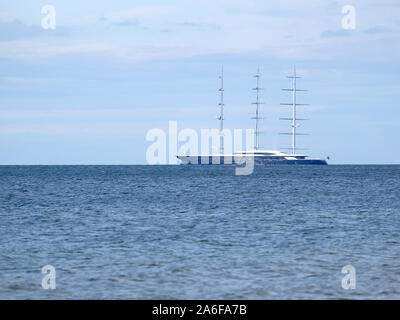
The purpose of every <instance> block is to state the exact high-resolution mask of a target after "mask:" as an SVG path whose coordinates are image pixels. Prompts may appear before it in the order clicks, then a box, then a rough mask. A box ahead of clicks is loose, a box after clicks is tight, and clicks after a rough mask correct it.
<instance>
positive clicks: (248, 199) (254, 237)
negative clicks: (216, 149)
mask: <svg viewBox="0 0 400 320" xmlns="http://www.w3.org/2000/svg"><path fill="white" fill-rule="evenodd" d="M44 265H53V266H54V267H55V268H56V286H57V287H56V289H55V290H44V289H42V286H41V282H42V278H43V277H44V274H42V273H41V269H42V267H43V266H44ZM345 265H353V266H354V267H355V268H356V289H355V290H344V289H343V288H342V285H341V282H342V278H343V277H344V276H345V275H344V274H342V273H341V270H342V267H343V266H345ZM0 272H1V273H0V298H1V299H69V298H75V299H123V298H125V299H152V298H157V299H201V298H208V299H222V298H223V299H247V298H249V299H308V298H311V299H335V298H345V299H362V298H367V299H370V298H376V299H394V298H397V299H399V298H400V166H395V165H393V166H384V165H381V166H372V165H371V166H361V165H359V166H350V165H343V166H342V165H341V166H335V165H329V166H297V167H296V166H293V167H291V166H276V167H257V168H255V172H254V173H253V174H252V175H250V176H235V175H234V168H232V167H194V166H191V167H188V166H0Z"/></svg>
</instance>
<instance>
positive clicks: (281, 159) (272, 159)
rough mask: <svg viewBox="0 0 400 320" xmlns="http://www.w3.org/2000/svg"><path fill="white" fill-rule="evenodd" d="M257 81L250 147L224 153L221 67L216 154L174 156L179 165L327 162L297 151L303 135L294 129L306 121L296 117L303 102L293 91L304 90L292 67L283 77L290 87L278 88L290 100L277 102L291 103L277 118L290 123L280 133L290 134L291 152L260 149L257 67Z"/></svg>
mask: <svg viewBox="0 0 400 320" xmlns="http://www.w3.org/2000/svg"><path fill="white" fill-rule="evenodd" d="M254 77H255V78H256V81H257V86H256V88H253V90H255V91H256V101H255V102H253V103H252V104H254V105H255V106H256V110H255V117H253V118H252V119H254V120H255V131H254V149H252V150H245V151H239V152H235V153H228V154H227V153H224V136H223V130H224V72H223V69H222V71H221V75H220V77H219V78H220V80H221V87H220V89H219V91H220V103H219V106H220V116H219V117H218V118H217V119H218V120H219V121H220V128H219V134H220V145H219V147H220V148H219V154H189V155H177V158H178V159H180V160H181V164H185V165H241V164H243V163H244V161H245V159H246V158H247V157H253V158H254V164H255V165H327V164H328V163H327V161H326V160H325V159H320V158H309V157H308V156H307V155H305V154H302V153H298V150H301V149H300V148H298V147H297V145H296V143H297V141H296V137H297V136H298V135H304V133H299V132H297V128H298V124H297V121H300V120H307V119H301V118H298V117H297V106H302V105H306V104H299V103H297V100H296V98H297V92H299V91H306V90H302V89H298V88H297V79H299V78H300V77H298V76H297V74H296V67H294V68H293V75H291V76H288V77H287V78H289V79H291V80H292V88H290V89H282V90H284V91H289V92H291V93H292V102H291V103H281V105H282V106H291V108H292V114H291V117H288V118H280V120H289V121H290V123H291V132H285V133H281V134H283V135H289V136H291V141H292V145H291V147H290V148H285V149H289V150H290V151H291V152H290V153H286V152H284V151H281V150H263V149H260V139H259V135H260V133H261V132H260V131H259V120H260V119H262V118H260V117H259V111H260V110H259V109H260V108H259V107H260V105H261V104H263V103H262V102H260V101H259V96H260V90H262V88H260V87H259V81H260V70H259V69H258V70H257V74H256V75H255V76H254Z"/></svg>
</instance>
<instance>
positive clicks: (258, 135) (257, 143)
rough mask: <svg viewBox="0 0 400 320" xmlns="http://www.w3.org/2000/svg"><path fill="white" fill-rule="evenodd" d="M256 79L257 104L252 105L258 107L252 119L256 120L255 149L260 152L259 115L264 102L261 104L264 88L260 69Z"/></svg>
mask: <svg viewBox="0 0 400 320" xmlns="http://www.w3.org/2000/svg"><path fill="white" fill-rule="evenodd" d="M254 77H255V78H256V79H257V87H255V88H253V90H256V102H253V103H252V104H255V105H256V116H255V117H253V118H252V119H255V120H256V131H255V132H254V139H255V141H254V146H255V147H254V149H255V150H258V149H259V148H260V130H259V120H260V119H262V118H260V117H259V116H258V114H259V106H260V104H263V102H260V100H259V96H260V90H262V89H263V88H260V68H259V67H258V68H257V74H256V75H254Z"/></svg>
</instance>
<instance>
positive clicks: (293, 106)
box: [280, 66, 308, 154]
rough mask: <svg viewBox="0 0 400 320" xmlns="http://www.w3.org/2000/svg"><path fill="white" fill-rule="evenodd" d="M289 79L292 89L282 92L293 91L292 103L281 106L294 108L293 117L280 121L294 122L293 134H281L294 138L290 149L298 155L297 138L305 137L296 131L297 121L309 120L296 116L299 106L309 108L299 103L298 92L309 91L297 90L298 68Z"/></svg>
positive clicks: (294, 68) (294, 69)
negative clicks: (297, 99)
mask: <svg viewBox="0 0 400 320" xmlns="http://www.w3.org/2000/svg"><path fill="white" fill-rule="evenodd" d="M287 78H289V79H292V89H282V90H283V91H292V103H281V105H285V106H292V117H291V118H280V120H290V121H291V122H292V132H291V133H281V134H286V135H291V136H292V147H291V148H290V149H291V151H292V154H296V149H298V148H297V147H296V136H298V135H304V133H298V132H296V129H297V127H298V126H299V125H298V124H297V122H296V121H297V120H308V119H300V118H297V115H296V112H297V108H296V107H297V106H308V104H300V103H297V101H296V92H298V91H307V90H302V89H297V87H296V80H297V79H299V78H300V77H298V76H297V74H296V66H294V67H293V75H292V76H288V77H287Z"/></svg>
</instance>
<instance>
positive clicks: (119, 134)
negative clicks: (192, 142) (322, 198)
mask: <svg viewBox="0 0 400 320" xmlns="http://www.w3.org/2000/svg"><path fill="white" fill-rule="evenodd" d="M46 4H51V5H54V6H55V8H56V14H57V15H56V18H57V28H56V30H44V29H42V28H41V19H42V17H43V15H42V14H41V8H42V6H43V5H46ZM348 4H350V5H353V6H354V7H355V8H356V19H357V20H356V29H355V30H344V29H343V28H342V26H341V20H342V17H343V14H342V12H341V9H342V7H343V6H344V5H348ZM399 40H400V3H399V1H398V0H362V1H361V0H354V1H348V0H346V1H327V0H309V1H288V0H279V1H278V0H273V1H252V0H222V1H218V0H202V1H198V0H197V1H195V0H191V1H183V0H180V1H178V0H175V1H149V0H147V1H118V0H115V1H80V2H76V3H75V2H74V1H35V0H31V1H10V0H3V1H2V2H1V4H0V164H144V163H146V159H145V154H146V149H147V147H148V146H149V145H150V142H147V141H146V140H145V136H146V133H147V131H148V130H150V129H152V128H164V129H166V128H167V126H168V121H169V120H177V121H178V126H179V129H183V128H188V127H189V128H193V129H196V130H200V129H201V128H213V127H217V126H218V123H217V120H215V117H216V116H217V115H218V99H219V97H218V94H219V93H218V91H217V90H218V87H219V82H218V74H219V72H220V68H221V65H222V64H223V65H224V70H225V89H226V91H225V94H226V99H225V102H226V112H225V114H226V121H225V125H226V127H228V128H231V129H233V128H243V129H245V128H251V127H253V125H254V123H253V120H251V119H250V118H251V117H252V116H253V113H254V106H252V105H251V104H250V103H251V102H252V101H253V99H254V92H252V91H251V88H253V87H254V78H253V77H252V75H253V74H254V73H255V71H256V69H257V66H260V68H261V72H262V78H261V85H262V87H264V88H265V90H264V92H263V96H262V100H263V101H265V102H266V104H265V105H263V106H262V109H261V115H262V116H263V117H265V119H264V120H263V122H262V129H263V130H264V131H265V134H264V135H263V136H262V137H261V145H262V146H263V147H265V148H267V149H276V148H280V147H287V146H289V144H290V141H289V139H288V137H284V136H279V135H278V133H279V132H284V131H287V130H288V123H287V122H284V121H279V120H278V118H279V117H282V116H288V115H289V110H288V109H287V108H285V107H282V106H279V103H281V102H287V101H289V99H290V97H289V96H287V94H285V92H283V91H281V90H280V89H281V88H285V87H288V86H290V82H288V79H286V78H285V76H286V75H287V74H288V73H289V72H290V70H291V68H292V66H293V64H296V66H297V69H298V72H299V73H300V75H301V76H303V78H302V79H301V80H300V81H299V87H302V88H306V89H308V90H309V92H308V93H305V94H301V96H300V97H299V100H300V101H301V102H304V103H309V104H310V106H309V107H302V108H301V109H300V110H299V116H301V117H304V118H310V119H311V120H310V121H307V122H304V123H303V125H302V128H301V131H303V132H307V133H309V134H310V135H309V136H304V137H299V142H298V143H299V146H300V147H306V148H309V149H310V150H309V151H308V153H309V154H310V155H311V156H318V157H325V156H327V155H330V157H331V159H332V160H331V163H400V160H399V159H400V148H399V145H400V143H399V141H398V140H399V129H400V108H399V103H398V101H400V82H399V71H400V70H399V69H400V63H399V62H400V61H399V60H400V55H399V53H400V41H399Z"/></svg>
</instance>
